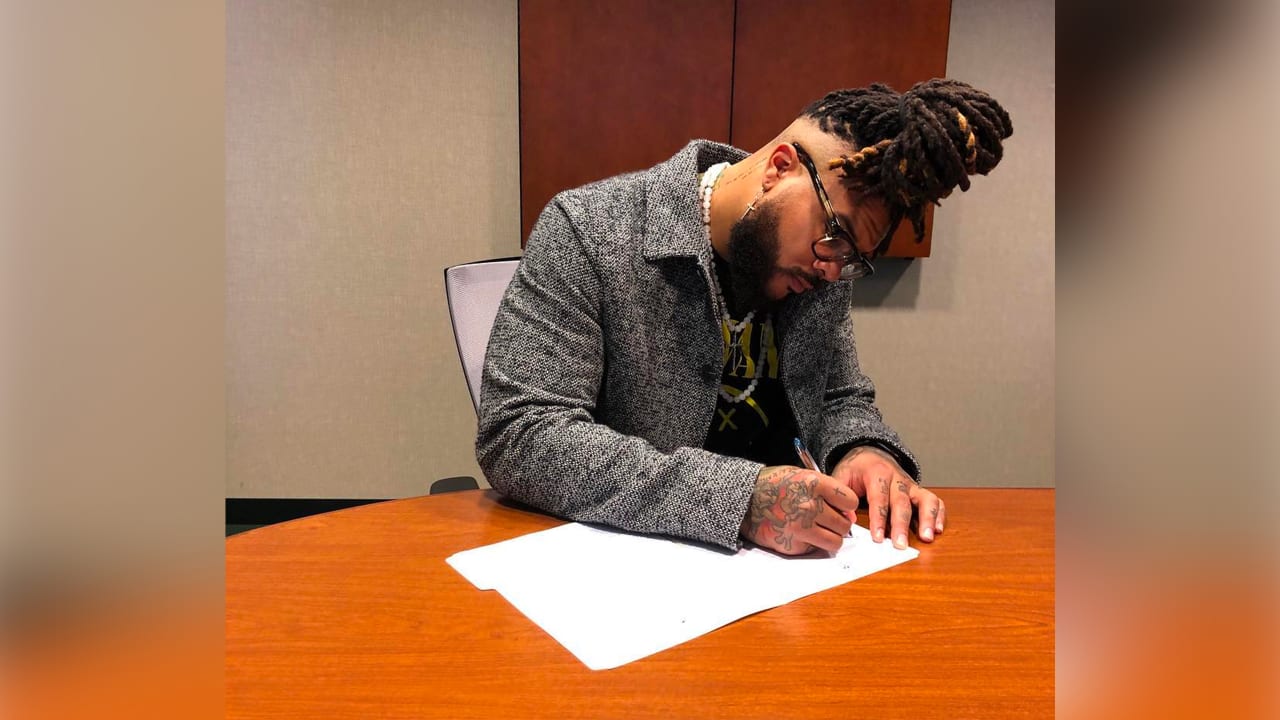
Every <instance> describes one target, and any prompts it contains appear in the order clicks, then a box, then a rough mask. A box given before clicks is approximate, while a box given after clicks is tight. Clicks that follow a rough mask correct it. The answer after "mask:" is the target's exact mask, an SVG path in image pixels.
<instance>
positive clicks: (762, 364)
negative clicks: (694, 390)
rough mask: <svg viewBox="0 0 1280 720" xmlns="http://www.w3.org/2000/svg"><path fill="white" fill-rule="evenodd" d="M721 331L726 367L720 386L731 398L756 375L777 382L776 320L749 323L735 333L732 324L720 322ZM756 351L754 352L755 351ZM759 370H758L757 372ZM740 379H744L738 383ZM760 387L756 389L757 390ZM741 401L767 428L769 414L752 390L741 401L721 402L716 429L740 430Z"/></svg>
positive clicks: (722, 358) (739, 392)
mask: <svg viewBox="0 0 1280 720" xmlns="http://www.w3.org/2000/svg"><path fill="white" fill-rule="evenodd" d="M757 328H758V329H759V332H760V336H759V338H754V339H755V340H756V342H755V343H752V340H753V334H754V332H755V330H756V329H757ZM720 331H721V334H722V337H723V339H724V352H723V354H722V357H721V363H723V366H724V373H723V377H722V381H723V384H722V385H721V386H720V387H721V389H722V390H723V391H724V392H725V393H727V394H728V395H730V396H731V397H738V396H739V395H742V394H743V393H744V392H747V389H748V388H749V387H751V381H752V380H753V379H755V378H756V377H759V378H760V382H761V383H763V382H766V380H772V381H777V379H778V348H777V346H776V344H775V343H774V335H773V320H772V319H771V318H768V317H766V318H765V320H764V322H763V323H751V322H749V323H747V324H746V325H745V326H744V327H743V328H742V330H741V331H739V332H734V331H733V330H731V329H730V327H729V323H728V322H726V321H723V320H722V321H721V322H720ZM753 350H754V352H753ZM757 373H759V374H758V375H757ZM738 379H741V382H740V383H739V382H737V380H738ZM758 389H759V388H757V391H758ZM740 404H745V405H746V406H747V407H750V408H751V409H752V410H754V411H755V412H756V414H757V415H759V416H760V420H761V422H762V423H764V426H765V427H768V426H769V415H768V413H767V412H766V411H765V410H764V408H762V407H761V406H760V404H759V403H757V402H756V392H752V393H751V396H750V397H747V398H746V399H745V400H743V401H742V402H741V403H735V404H732V405H728V406H727V407H725V406H726V405H727V404H726V403H720V406H721V407H718V408H717V409H716V412H717V413H718V414H719V417H720V423H719V426H718V427H717V431H719V432H724V431H725V430H727V429H731V430H737V429H738V428H737V425H736V424H735V421H734V418H733V416H734V414H735V413H736V412H737V408H738V406H739V405H740Z"/></svg>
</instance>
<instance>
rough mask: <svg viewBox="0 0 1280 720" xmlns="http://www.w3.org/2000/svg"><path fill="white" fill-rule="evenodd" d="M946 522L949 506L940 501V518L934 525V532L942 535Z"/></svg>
mask: <svg viewBox="0 0 1280 720" xmlns="http://www.w3.org/2000/svg"><path fill="white" fill-rule="evenodd" d="M946 522H947V505H946V503H944V502H942V500H941V499H939V500H938V517H937V519H936V520H935V521H934V523H933V530H934V532H937V533H941V532H942V526H943V525H945V524H946Z"/></svg>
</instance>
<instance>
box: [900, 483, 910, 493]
mask: <svg viewBox="0 0 1280 720" xmlns="http://www.w3.org/2000/svg"><path fill="white" fill-rule="evenodd" d="M898 492H900V493H909V492H911V491H910V490H908V489H907V484H906V483H904V482H902V481H901V480H899V481H898Z"/></svg>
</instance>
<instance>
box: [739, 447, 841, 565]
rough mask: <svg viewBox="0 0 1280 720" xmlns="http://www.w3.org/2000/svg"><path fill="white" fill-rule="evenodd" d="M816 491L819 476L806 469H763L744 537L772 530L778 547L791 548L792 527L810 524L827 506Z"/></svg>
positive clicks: (809, 525) (802, 526)
mask: <svg viewBox="0 0 1280 720" xmlns="http://www.w3.org/2000/svg"><path fill="white" fill-rule="evenodd" d="M817 493H818V478H817V477H816V476H815V475H814V474H813V473H812V472H810V471H808V470H802V469H800V468H794V467H779V468H769V469H767V470H765V471H764V472H763V473H762V474H761V476H760V479H759V481H757V482H756V488H755V491H754V492H753V493H752V496H751V512H750V513H749V514H748V517H747V523H746V530H747V536H748V537H751V538H758V537H760V536H761V535H762V534H763V533H764V532H765V531H766V530H767V531H771V534H772V536H773V542H774V543H775V544H776V545H777V546H778V547H780V548H783V549H785V550H788V551H789V550H791V547H792V541H793V539H794V533H793V532H792V527H793V526H794V525H799V527H801V528H811V527H813V526H814V524H815V523H816V522H817V517H818V514H819V513H821V512H822V509H823V508H824V507H826V503H825V501H824V500H823V499H822V498H821V497H818V494H817Z"/></svg>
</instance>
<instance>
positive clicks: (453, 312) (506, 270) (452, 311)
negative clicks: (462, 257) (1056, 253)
mask: <svg viewBox="0 0 1280 720" xmlns="http://www.w3.org/2000/svg"><path fill="white" fill-rule="evenodd" d="M519 263H520V258H501V259H498V260H482V261H480V262H473V263H466V264H465V265H454V266H453V267H450V268H445V271H444V292H445V297H446V298H447V299H448V301H449V321H450V322H451V323H453V340H454V342H455V343H457V345H458V358H459V359H460V360H461V361H462V374H463V376H465V377H466V379H467V390H469V391H470V392H471V404H472V405H473V406H474V407H475V408H476V409H477V410H479V408H480V372H481V370H482V369H483V368H484V351H485V347H486V346H487V345H488V344H489V332H490V331H491V330H493V319H494V317H495V316H496V315H497V314H498V305H499V304H500V303H501V302H502V294H503V293H504V292H506V289H507V285H509V284H510V283H511V276H512V275H514V274H515V271H516V265H518V264H519Z"/></svg>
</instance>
